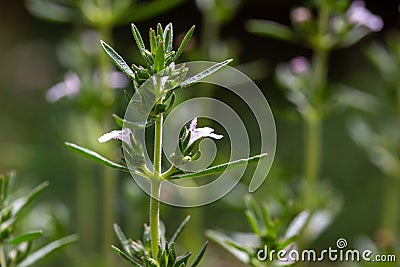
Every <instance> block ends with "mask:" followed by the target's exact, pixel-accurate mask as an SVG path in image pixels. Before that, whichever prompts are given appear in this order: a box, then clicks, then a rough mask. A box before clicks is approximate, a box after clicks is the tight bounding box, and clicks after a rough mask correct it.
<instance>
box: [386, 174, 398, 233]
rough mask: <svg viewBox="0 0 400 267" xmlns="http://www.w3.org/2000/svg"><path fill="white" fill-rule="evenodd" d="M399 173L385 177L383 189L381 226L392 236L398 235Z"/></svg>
mask: <svg viewBox="0 0 400 267" xmlns="http://www.w3.org/2000/svg"><path fill="white" fill-rule="evenodd" d="M399 176H400V175H397V176H389V177H386V185H385V191H384V195H385V198H384V203H383V215H382V228H383V229H384V230H385V231H389V234H390V236H391V237H392V238H394V237H396V236H398V231H399V212H400V211H399V203H400V198H399V192H400V179H399Z"/></svg>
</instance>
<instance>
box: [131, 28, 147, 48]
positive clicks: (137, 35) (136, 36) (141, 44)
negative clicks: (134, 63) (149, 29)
mask: <svg viewBox="0 0 400 267" xmlns="http://www.w3.org/2000/svg"><path fill="white" fill-rule="evenodd" d="M131 26H132V34H133V38H134V39H135V41H136V45H137V46H138V48H139V51H140V53H141V54H142V55H143V54H144V53H145V50H146V46H145V45H144V42H143V39H142V35H141V34H140V32H139V30H138V28H137V27H136V25H135V24H133V23H132V24H131Z"/></svg>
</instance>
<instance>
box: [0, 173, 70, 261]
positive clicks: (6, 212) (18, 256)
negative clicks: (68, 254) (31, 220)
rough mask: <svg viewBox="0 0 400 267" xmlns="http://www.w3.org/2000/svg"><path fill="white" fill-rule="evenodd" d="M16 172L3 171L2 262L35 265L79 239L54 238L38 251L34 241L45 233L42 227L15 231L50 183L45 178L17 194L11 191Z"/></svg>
mask: <svg viewBox="0 0 400 267" xmlns="http://www.w3.org/2000/svg"><path fill="white" fill-rule="evenodd" d="M14 179H15V172H10V173H8V174H6V175H0V188H1V192H0V216H1V218H0V266H17V267H27V266H32V265H33V264H35V263H36V262H37V261H39V260H40V259H42V258H44V257H46V256H47V255H48V254H50V253H52V252H53V251H55V250H58V249H59V248H61V247H64V246H66V245H69V244H71V243H73V242H76V241H77V237H76V236H74V235H71V236H67V237H64V238H61V239H59V240H56V241H53V242H51V243H49V244H47V245H45V246H43V247H41V248H39V249H36V250H35V251H32V249H33V246H34V242H35V241H36V240H38V239H39V238H41V237H42V236H43V232H42V230H34V231H28V232H25V233H22V234H17V233H15V226H16V224H17V222H18V221H19V220H20V218H21V217H20V212H21V211H22V210H23V209H26V207H27V206H28V205H29V204H30V203H31V202H32V201H33V200H34V199H36V198H37V197H38V196H39V195H40V194H41V193H42V192H43V191H44V190H45V189H46V188H47V187H48V183H47V182H44V183H42V184H40V185H38V186H37V187H36V188H35V189H33V190H32V191H31V192H30V193H29V194H28V196H24V197H18V198H16V196H15V194H14V193H13V192H12V191H11V188H12V185H13V181H14Z"/></svg>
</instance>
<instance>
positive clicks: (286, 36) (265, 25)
mask: <svg viewBox="0 0 400 267" xmlns="http://www.w3.org/2000/svg"><path fill="white" fill-rule="evenodd" d="M246 28H247V30H248V31H249V32H251V33H255V34H258V35H262V36H267V37H271V38H274V39H279V40H283V41H287V42H296V41H297V38H296V34H295V33H294V32H293V31H292V30H291V29H290V28H289V27H287V26H284V25H282V24H279V23H276V22H273V21H269V20H249V21H248V22H247V24H246Z"/></svg>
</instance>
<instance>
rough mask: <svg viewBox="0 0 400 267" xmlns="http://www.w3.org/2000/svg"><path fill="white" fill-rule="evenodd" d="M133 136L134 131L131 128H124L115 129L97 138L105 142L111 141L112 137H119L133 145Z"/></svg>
mask: <svg viewBox="0 0 400 267" xmlns="http://www.w3.org/2000/svg"><path fill="white" fill-rule="evenodd" d="M131 136H133V135H132V131H131V129H129V128H123V129H122V130H114V131H111V132H109V133H105V134H103V135H102V136H100V137H99V138H98V139H97V140H98V141H99V142H100V143H105V142H108V141H110V140H111V139H117V140H121V141H122V142H124V143H126V144H128V145H131Z"/></svg>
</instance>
